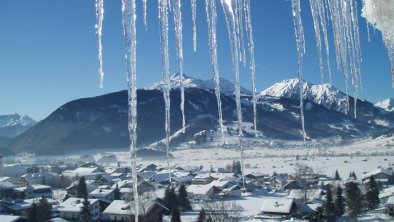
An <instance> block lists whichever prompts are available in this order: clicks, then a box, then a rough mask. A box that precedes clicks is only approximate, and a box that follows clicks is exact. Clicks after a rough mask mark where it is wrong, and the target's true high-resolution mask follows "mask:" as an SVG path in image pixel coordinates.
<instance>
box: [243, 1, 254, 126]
mask: <svg viewBox="0 0 394 222" xmlns="http://www.w3.org/2000/svg"><path fill="white" fill-rule="evenodd" d="M244 4H245V6H244V9H245V26H246V33H247V36H248V49H249V59H250V62H249V64H250V78H251V80H252V93H253V94H252V96H253V97H252V99H253V125H254V130H255V132H256V133H257V108H256V105H257V101H256V78H255V76H256V75H255V74H256V64H255V59H254V40H253V28H252V16H251V12H250V0H245V2H244Z"/></svg>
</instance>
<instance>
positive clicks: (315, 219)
mask: <svg viewBox="0 0 394 222" xmlns="http://www.w3.org/2000/svg"><path fill="white" fill-rule="evenodd" d="M308 221H309V222H322V221H326V218H325V216H324V213H323V208H322V207H317V208H316V211H315V212H313V213H312V214H311V215H309V217H308Z"/></svg>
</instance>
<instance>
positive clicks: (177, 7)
mask: <svg viewBox="0 0 394 222" xmlns="http://www.w3.org/2000/svg"><path fill="white" fill-rule="evenodd" d="M174 1H175V4H174V28H175V37H176V55H177V59H178V74H179V79H180V81H179V83H180V84H179V85H180V88H181V112H182V133H185V125H186V124H185V90H184V88H183V39H182V12H181V0H174Z"/></svg>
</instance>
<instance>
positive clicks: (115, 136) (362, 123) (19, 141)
mask: <svg viewBox="0 0 394 222" xmlns="http://www.w3.org/2000/svg"><path fill="white" fill-rule="evenodd" d="M176 77H177V76H176V75H175V76H173V77H172V82H174V84H175V82H176ZM174 79H175V80H174ZM178 79H179V78H178ZM184 82H185V83H187V84H185V85H186V87H185V116H186V128H185V133H182V130H181V129H182V116H181V111H180V90H179V89H178V88H177V86H176V85H174V87H173V88H172V90H171V94H170V97H171V112H170V115H171V123H170V126H171V135H172V136H171V147H173V148H176V147H177V146H178V145H179V144H181V143H182V144H185V142H189V141H194V140H196V137H198V135H203V134H201V133H202V132H204V131H210V130H213V131H216V130H217V129H218V121H217V116H218V112H217V103H216V95H215V92H214V90H213V89H212V87H209V84H208V83H209V81H203V80H198V79H193V78H190V77H187V76H186V77H185V78H184ZM222 82H224V81H222ZM289 83H294V81H290V82H289ZM290 85H291V84H290ZM293 85H294V84H293ZM283 86H284V87H285V85H283ZM307 86H308V87H309V88H311V89H315V87H313V85H307ZM161 87H162V84H161V83H158V84H154V85H151V86H149V87H146V88H143V89H139V90H137V97H138V104H137V110H138V118H137V121H138V127H137V134H138V139H137V145H138V147H139V148H143V147H152V146H151V145H152V144H155V145H154V148H157V149H159V150H160V149H164V146H163V142H162V140H163V138H164V137H165V130H164V121H165V119H164V116H165V110H164V101H163V95H162V91H161ZM223 88H224V89H226V87H223ZM270 88H272V87H270ZM292 88H293V89H296V87H294V86H293V87H292ZM328 89H334V87H331V88H328ZM228 90H230V89H228ZM224 92H226V90H224ZM224 92H223V93H222V94H221V101H222V110H223V118H224V125H225V129H226V130H225V132H226V134H228V135H227V136H230V137H231V138H232V137H234V135H235V133H234V130H236V124H234V122H235V121H236V120H237V117H236V105H235V100H234V96H233V95H232V93H228V94H226V93H224ZM227 92H230V91H227ZM267 92H268V91H267ZM287 92H288V94H283V95H293V93H295V92H293V93H292V92H290V91H289V90H287ZM311 92H316V91H315V90H311ZM322 94H324V93H322ZM322 94H318V93H316V94H314V95H322ZM278 95H279V94H278ZM327 95H332V94H330V93H328V92H327ZM337 95H338V96H339V98H342V97H340V96H341V95H342V94H341V92H340V91H338V92H337ZM308 98H309V99H306V100H305V103H304V104H305V107H304V108H305V126H306V133H307V135H308V138H309V139H314V140H320V139H327V138H342V139H344V140H347V139H353V138H358V137H364V136H371V135H381V134H384V133H387V132H388V131H390V130H392V129H391V128H389V127H388V126H385V124H379V123H378V122H376V121H373V120H375V119H380V120H381V121H383V122H384V121H386V122H387V123H389V122H390V121H391V120H393V122H394V114H393V113H389V112H386V111H384V110H382V109H379V108H376V107H375V106H373V104H371V103H368V102H366V101H359V107H358V115H359V116H360V117H359V118H353V117H352V116H351V115H346V114H345V113H343V112H339V111H338V110H337V109H336V107H339V106H337V105H336V104H340V103H338V102H337V101H333V100H330V99H331V98H328V97H324V96H323V95H322V96H320V97H319V98H320V100H317V99H315V98H314V97H308ZM334 98H336V97H334ZM351 99H352V98H351ZM251 100H252V98H251V95H250V94H247V93H245V94H243V95H242V113H243V120H244V122H246V124H245V126H244V129H245V141H249V140H252V139H253V140H255V139H256V138H255V137H254V134H253V133H248V132H250V130H251V124H250V123H251V122H252V121H253V107H252V103H251ZM325 100H327V101H325ZM334 100H335V99H334ZM319 101H320V102H319ZM351 101H352V100H351ZM328 104H332V106H328ZM351 104H352V103H351ZM127 109H128V104H127V91H120V92H115V93H110V94H106V95H102V96H97V97H92V98H83V99H77V100H74V101H70V102H68V103H66V104H64V105H62V106H61V107H59V108H58V109H56V110H55V111H54V112H53V113H51V114H50V115H49V116H48V117H47V118H45V119H44V120H42V121H40V122H39V123H37V124H36V125H34V126H33V127H31V128H30V129H29V130H27V131H26V132H24V133H22V134H21V135H19V136H18V137H16V138H15V139H13V140H12V141H11V142H10V145H9V148H10V150H13V151H15V152H35V153H37V154H44V153H45V154H59V153H65V152H72V151H76V150H81V149H97V148H101V149H111V148H121V147H124V148H126V147H128V145H129V136H128V129H127V120H128V116H127V114H128V110H127ZM351 110H352V106H351ZM370 115H372V117H368V116H370ZM368 118H369V119H368ZM257 119H258V121H257V130H258V131H259V132H260V133H259V134H262V137H260V138H263V139H260V140H262V141H266V140H270V139H275V140H302V133H301V131H300V115H299V100H298V98H295V97H293V96H289V98H286V97H285V96H281V97H273V96H271V95H270V96H268V95H263V93H261V94H260V95H259V97H258V105H257Z"/></svg>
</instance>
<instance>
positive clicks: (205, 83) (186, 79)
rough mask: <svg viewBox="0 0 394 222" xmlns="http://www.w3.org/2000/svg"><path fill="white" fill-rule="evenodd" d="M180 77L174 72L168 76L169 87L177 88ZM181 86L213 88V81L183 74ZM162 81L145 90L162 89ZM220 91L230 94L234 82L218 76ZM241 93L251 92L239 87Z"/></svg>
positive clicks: (232, 90)
mask: <svg viewBox="0 0 394 222" xmlns="http://www.w3.org/2000/svg"><path fill="white" fill-rule="evenodd" d="M180 81H181V78H180V75H179V74H177V73H176V74H174V75H172V76H171V78H170V86H171V89H176V88H179V87H180V86H179V84H180ZM183 86H184V87H185V88H200V89H210V90H215V81H214V79H213V78H211V79H208V80H201V79H196V78H193V77H190V76H187V75H185V74H184V75H183ZM163 87H164V82H163V81H160V82H158V83H153V84H152V85H149V86H146V87H144V89H146V90H162V89H163ZM220 91H221V92H222V93H223V94H225V95H231V94H233V92H234V84H233V83H232V82H230V81H228V80H227V79H224V78H220ZM241 94H251V92H250V91H249V90H247V89H245V88H243V87H241Z"/></svg>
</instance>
